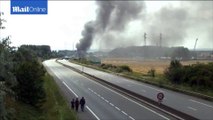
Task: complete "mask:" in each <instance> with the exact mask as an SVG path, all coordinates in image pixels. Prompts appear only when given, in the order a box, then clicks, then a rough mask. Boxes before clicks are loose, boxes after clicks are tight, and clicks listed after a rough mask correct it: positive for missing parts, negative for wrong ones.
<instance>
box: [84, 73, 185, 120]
mask: <svg viewBox="0 0 213 120" xmlns="http://www.w3.org/2000/svg"><path fill="white" fill-rule="evenodd" d="M85 78H86V77H85ZM87 79H89V78H87ZM93 82H94V81H93ZM94 83H95V84H98V83H96V82H94ZM98 85H101V84H98ZM101 86H102V87H104V88H106V89H107V90H109V91H111V92H114V93H115V94H118V95H120V96H122V97H123V98H125V99H127V100H129V101H131V102H133V103H135V104H137V105H139V106H141V107H143V108H145V109H147V110H149V111H151V112H152V113H154V114H156V115H158V116H160V117H162V118H164V119H166V120H170V119H169V118H167V117H166V116H164V115H161V114H160V113H157V112H156V111H154V110H152V109H150V108H148V107H146V106H143V105H141V104H140V103H138V102H136V101H134V100H131V99H129V98H127V97H126V96H123V95H121V94H120V93H118V92H116V91H113V90H111V89H109V88H107V87H105V86H103V85H101ZM161 110H162V109H161ZM168 113H169V112H168ZM170 114H172V113H170ZM172 115H173V116H176V115H174V114H172ZM176 117H177V118H179V119H180V120H184V119H182V118H180V117H178V116H176Z"/></svg>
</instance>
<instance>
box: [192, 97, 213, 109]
mask: <svg viewBox="0 0 213 120" xmlns="http://www.w3.org/2000/svg"><path fill="white" fill-rule="evenodd" d="M189 101H192V102H195V103H199V104H201V105H204V106H207V107H210V108H213V106H211V105H208V104H205V103H202V102H198V101H196V100H192V99H189Z"/></svg>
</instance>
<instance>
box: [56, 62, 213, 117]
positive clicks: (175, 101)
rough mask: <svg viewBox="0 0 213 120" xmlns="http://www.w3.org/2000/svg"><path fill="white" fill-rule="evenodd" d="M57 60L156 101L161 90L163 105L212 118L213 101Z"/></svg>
mask: <svg viewBox="0 0 213 120" xmlns="http://www.w3.org/2000/svg"><path fill="white" fill-rule="evenodd" d="M59 62H61V63H63V64H66V65H69V66H72V67H74V68H76V69H79V70H81V71H83V72H85V73H88V74H91V75H94V76H96V77H98V78H101V79H103V80H106V81H108V82H111V83H113V84H116V85H118V86H121V87H123V88H125V89H128V90H131V91H133V92H136V93H139V94H141V95H143V96H145V97H148V98H150V99H153V100H156V101H157V97H156V96H157V94H158V93H159V92H162V93H164V96H165V98H164V99H163V104H164V105H167V106H170V107H172V108H174V109H176V110H179V111H182V112H184V113H186V114H189V115H191V116H194V117H195V118H198V119H203V120H213V102H210V101H206V100H203V99H199V98H196V97H192V96H189V95H185V94H182V93H178V92H174V91H171V90H167V89H163V88H159V87H156V86H153V85H149V84H145V83H141V82H137V81H133V80H129V79H127V78H124V77H121V76H117V75H113V74H109V73H106V72H102V71H98V70H95V69H91V68H87V67H82V66H80V65H77V64H73V63H70V62H68V61H66V60H59Z"/></svg>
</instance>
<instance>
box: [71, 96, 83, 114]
mask: <svg viewBox="0 0 213 120" xmlns="http://www.w3.org/2000/svg"><path fill="white" fill-rule="evenodd" d="M85 103H86V101H85V99H84V97H82V98H81V99H80V101H79V100H78V98H76V99H74V98H73V99H72V101H71V108H72V109H73V110H74V109H75V111H76V112H78V108H79V105H80V106H81V111H82V112H84V106H85Z"/></svg>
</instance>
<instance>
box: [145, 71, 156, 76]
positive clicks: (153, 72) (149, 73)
mask: <svg viewBox="0 0 213 120" xmlns="http://www.w3.org/2000/svg"><path fill="white" fill-rule="evenodd" d="M147 74H148V75H150V76H151V77H155V69H151V70H149V71H148V72H147Z"/></svg>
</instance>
